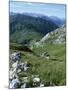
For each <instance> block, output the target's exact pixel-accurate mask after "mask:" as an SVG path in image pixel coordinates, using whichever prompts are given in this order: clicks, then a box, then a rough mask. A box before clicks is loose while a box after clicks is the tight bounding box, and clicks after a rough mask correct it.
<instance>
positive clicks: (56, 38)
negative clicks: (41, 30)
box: [39, 25, 66, 44]
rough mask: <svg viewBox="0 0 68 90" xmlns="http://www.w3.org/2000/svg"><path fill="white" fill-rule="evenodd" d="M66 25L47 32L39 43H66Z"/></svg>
mask: <svg viewBox="0 0 68 90" xmlns="http://www.w3.org/2000/svg"><path fill="white" fill-rule="evenodd" d="M65 29H66V26H65V25H63V26H62V27H60V28H58V29H56V30H54V31H52V32H50V33H47V34H46V35H45V36H44V37H43V38H42V39H41V40H40V42H39V43H53V44H64V43H65V40H66V30H65Z"/></svg>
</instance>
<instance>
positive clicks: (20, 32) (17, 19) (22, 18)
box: [10, 12, 65, 44]
mask: <svg viewBox="0 0 68 90" xmlns="http://www.w3.org/2000/svg"><path fill="white" fill-rule="evenodd" d="M64 23H65V20H64V19H60V18H58V17H55V16H51V17H48V16H45V15H41V14H37V13H22V14H19V13H12V12H11V13H10V40H11V42H14V43H21V44H23V43H25V44H26V43H28V42H29V41H31V40H35V41H38V40H40V39H41V38H42V37H43V36H44V35H46V34H47V33H49V32H51V31H54V30H55V29H57V28H58V27H60V26H62V25H63V24H64Z"/></svg>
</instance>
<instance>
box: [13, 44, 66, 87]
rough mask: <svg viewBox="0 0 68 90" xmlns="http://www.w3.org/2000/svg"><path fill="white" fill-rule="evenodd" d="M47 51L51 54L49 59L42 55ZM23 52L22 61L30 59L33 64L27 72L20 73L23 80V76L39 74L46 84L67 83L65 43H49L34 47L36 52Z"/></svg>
mask: <svg viewBox="0 0 68 90" xmlns="http://www.w3.org/2000/svg"><path fill="white" fill-rule="evenodd" d="M12 51H13V50H12ZM46 51H47V52H48V53H49V55H50V58H49V60H47V59H46V58H45V57H40V54H42V53H43V52H46ZM21 52H22V58H21V62H23V61H28V62H29V63H31V65H32V66H31V68H30V69H29V71H28V72H27V74H26V73H24V72H23V71H22V72H21V73H20V74H19V76H20V79H21V80H22V77H23V76H28V77H30V76H31V75H39V76H40V78H41V80H42V82H43V83H44V84H45V86H55V85H58V86H59V85H65V84H66V71H65V69H66V65H65V45H61V44H60V45H54V44H52V45H50V44H47V45H44V46H43V47H39V48H36V47H34V49H33V52H34V53H35V54H33V53H29V52H24V51H21ZM54 58H55V59H54Z"/></svg>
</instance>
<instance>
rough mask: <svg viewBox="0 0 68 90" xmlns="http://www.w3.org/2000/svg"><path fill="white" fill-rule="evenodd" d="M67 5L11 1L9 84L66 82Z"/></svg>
mask: <svg viewBox="0 0 68 90" xmlns="http://www.w3.org/2000/svg"><path fill="white" fill-rule="evenodd" d="M65 11H66V5H65V4H52V3H35V2H22V1H18V2H17V1H10V10H9V18H10V19H9V26H10V28H9V32H10V33H9V34H10V40H9V41H10V46H9V47H10V54H9V88H11V89H17V88H36V87H48V86H64V85H66V16H65V13H66V12H65Z"/></svg>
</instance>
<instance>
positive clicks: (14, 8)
mask: <svg viewBox="0 0 68 90" xmlns="http://www.w3.org/2000/svg"><path fill="white" fill-rule="evenodd" d="M65 8H66V6H65V5H64V4H44V3H29V2H27V3H26V2H21V1H20V2H19V1H18V2H10V12H15V13H23V12H31V13H40V14H44V15H48V16H57V17H60V18H65Z"/></svg>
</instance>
